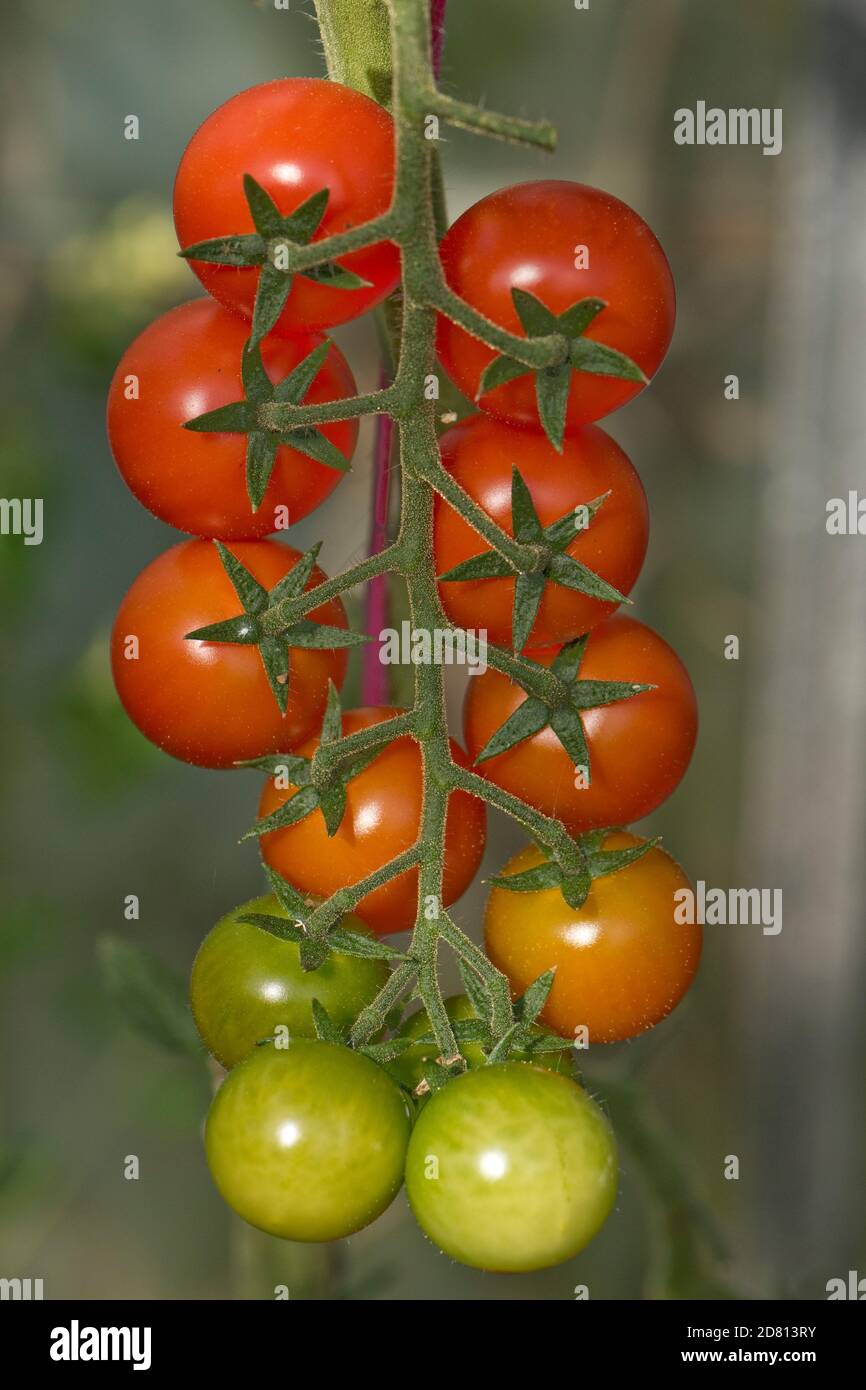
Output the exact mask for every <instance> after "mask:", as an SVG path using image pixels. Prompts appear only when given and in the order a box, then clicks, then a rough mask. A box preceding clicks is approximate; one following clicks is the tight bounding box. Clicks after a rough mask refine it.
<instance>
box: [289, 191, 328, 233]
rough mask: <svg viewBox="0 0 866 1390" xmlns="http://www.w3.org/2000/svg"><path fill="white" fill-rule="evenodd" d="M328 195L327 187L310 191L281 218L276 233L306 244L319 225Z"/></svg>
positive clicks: (326, 204)
mask: <svg viewBox="0 0 866 1390" xmlns="http://www.w3.org/2000/svg"><path fill="white" fill-rule="evenodd" d="M330 196H331V193H330V189H328V188H320V189H319V190H318V191H317V192H316V193H311V194H310V196H309V198H305V199H304V201H303V202H302V203H299V204H298V206H297V207H296V208H295V210H294V212H292V213H289V215H288V217H284V218H283V219H282V226H281V228H280V230H279V232H278V233H276V235H277V236H284V237H285V238H286V240H287V241H291V242H294V243H295V244H297V245H299V246H306V245H307V243H308V242H309V241H311V240H312V238H313V236H314V235H315V233H316V232H317V231H318V230H319V227H320V226H321V222H322V218H323V217H324V215H325V209H326V208H327V206H328V199H329V198H330Z"/></svg>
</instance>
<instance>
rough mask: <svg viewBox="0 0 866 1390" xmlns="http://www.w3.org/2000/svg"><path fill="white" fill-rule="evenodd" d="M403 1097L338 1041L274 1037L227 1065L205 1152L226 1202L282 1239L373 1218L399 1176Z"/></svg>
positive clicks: (335, 1235) (331, 1234) (340, 1232)
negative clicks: (282, 1041) (277, 1040)
mask: <svg viewBox="0 0 866 1390" xmlns="http://www.w3.org/2000/svg"><path fill="white" fill-rule="evenodd" d="M409 1128H410V1121H409V1105H408V1103H407V1101H406V1099H405V1098H404V1096H403V1094H402V1093H401V1091H400V1088H399V1087H398V1086H397V1085H396V1084H395V1083H394V1082H393V1081H392V1080H391V1078H390V1077H389V1076H388V1074H387V1073H386V1072H385V1071H383V1070H382V1068H381V1067H379V1066H377V1065H376V1063H375V1062H372V1061H371V1060H370V1059H369V1057H365V1056H363V1055H362V1054H361V1053H358V1052H352V1051H350V1049H349V1048H347V1047H341V1046H339V1045H338V1044H336V1043H326V1042H319V1041H317V1040H313V1039H311V1038H297V1039H295V1040H294V1041H292V1042H291V1043H290V1044H289V1045H288V1047H286V1048H279V1047H276V1046H274V1045H272V1044H267V1045H266V1046H264V1047H260V1048H257V1049H256V1051H255V1052H254V1053H253V1054H252V1055H251V1056H250V1057H247V1058H246V1060H245V1061H243V1062H241V1063H239V1065H238V1066H237V1067H235V1068H234V1070H233V1071H231V1072H229V1074H228V1076H227V1077H226V1079H225V1081H224V1082H223V1084H222V1086H221V1087H220V1089H219V1090H218V1091H217V1093H216V1096H215V1097H214V1100H213V1103H212V1104H211V1108H210V1113H209V1114H208V1118H207V1126H206V1128H205V1152H206V1154H207V1161H208V1164H209V1166H210V1171H211V1176H212V1177H213V1180H214V1182H215V1183H216V1186H217V1188H218V1189H219V1191H220V1193H221V1195H222V1196H223V1198H224V1199H225V1201H226V1202H228V1204H229V1206H230V1207H232V1208H233V1209H234V1211H236V1212H237V1213H238V1215H239V1216H242V1217H243V1218H244V1220H245V1221H249V1223H250V1225H252V1226H258V1227H259V1228H260V1230H263V1231H267V1232H268V1233H269V1234H270V1235H274V1236H282V1237H284V1238H285V1239H286V1240H301V1241H318V1240H339V1239H341V1238H342V1237H343V1236H348V1235H351V1234H352V1232H353V1231H359V1230H360V1229H361V1227H362V1226H366V1225H368V1224H369V1222H371V1221H374V1220H375V1219H376V1217H377V1216H380V1215H381V1213H382V1212H383V1211H384V1210H385V1208H386V1207H387V1206H389V1205H390V1203H391V1202H392V1201H393V1199H394V1197H395V1196H396V1194H397V1192H398V1191H399V1188H400V1184H401V1182H402V1180H403V1164H404V1160H405V1156H406V1143H407V1140H408V1138H409Z"/></svg>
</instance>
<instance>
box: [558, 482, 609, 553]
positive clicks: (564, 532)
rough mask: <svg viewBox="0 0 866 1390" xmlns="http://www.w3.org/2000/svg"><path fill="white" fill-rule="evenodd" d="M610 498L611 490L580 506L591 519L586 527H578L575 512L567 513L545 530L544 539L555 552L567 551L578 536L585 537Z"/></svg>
mask: <svg viewBox="0 0 866 1390" xmlns="http://www.w3.org/2000/svg"><path fill="white" fill-rule="evenodd" d="M609 497H610V490H608V491H607V492H603V493H602V494H601V496H600V497H594V498H593V500H592V501H591V502H584V503H582V504H580V505H583V506H585V507H586V510H587V512H588V513H589V519H588V523H587V525H586V526H582V527H580V528H579V529H578V527H576V526H575V524H574V510H572V511H570V512H565V514H564V515H563V516H561V517H560V518H559V520H558V521H552V522H551V523H550V525H549V526H545V528H544V539H545V540H546V541H547V543H548V545H552V546H553V547H554V549H555V550H567V549H568V547H569V545H570V544H571V542H572V541H573V540H574V539H575V537H576V536H583V535H585V534H586V532H587V531H588V530H589V523H591V522H592V521H593V520H594V519H595V517H596V516H597V515H598V513H599V512H600V511H601V509H602V507H603V506H604V504H605V502H606V501H607V499H608V498H609Z"/></svg>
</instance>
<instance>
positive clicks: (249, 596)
mask: <svg viewBox="0 0 866 1390" xmlns="http://www.w3.org/2000/svg"><path fill="white" fill-rule="evenodd" d="M214 545H215V546H216V548H217V551H218V553H219V557H220V559H221V560H222V564H223V569H224V570H225V572H226V574H227V575H228V577H229V579H230V580H231V584H232V588H233V589H234V591H235V593H236V594H237V596H238V598H239V599H240V601H241V603H242V604H243V607H244V611H245V612H247V613H250V614H256V613H263V612H264V610H265V609H266V608H267V606H268V603H269V599H268V591H267V589H265V588H263V586H262V585H261V584H260V583H259V581H258V580H257V579H254V578H253V576H252V575H251V574H250V572H249V570H248V569H247V568H246V566H245V565H242V564H241V562H240V560H239V559H238V558H237V556H236V555H233V554H232V552H231V551H230V550H229V548H228V546H225V545H223V543H222V541H214Z"/></svg>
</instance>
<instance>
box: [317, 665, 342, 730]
mask: <svg viewBox="0 0 866 1390" xmlns="http://www.w3.org/2000/svg"><path fill="white" fill-rule="evenodd" d="M342 735H343V709H342V706H341V704H340V692H339V690H338V689H337V687H336V686H335V685H334V682H333V681H331V680H329V681H328V698H327V700H326V702H325V713H324V714H323V716H322V732H321V736H320V742H322V743H336V741H337V739H338V738H341V737H342Z"/></svg>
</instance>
